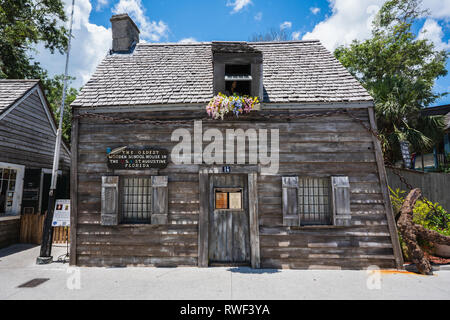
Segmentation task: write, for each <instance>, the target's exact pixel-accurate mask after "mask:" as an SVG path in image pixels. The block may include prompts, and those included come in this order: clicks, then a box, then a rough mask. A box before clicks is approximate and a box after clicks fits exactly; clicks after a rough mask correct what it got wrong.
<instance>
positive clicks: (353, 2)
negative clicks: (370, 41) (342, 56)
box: [303, 0, 384, 51]
mask: <svg viewBox="0 0 450 320" xmlns="http://www.w3.org/2000/svg"><path fill="white" fill-rule="evenodd" d="M329 2H330V7H331V10H332V15H331V16H329V17H328V18H326V19H325V20H324V21H322V22H320V23H318V24H317V25H316V26H315V27H314V29H313V30H312V31H311V32H307V33H306V34H305V35H304V36H303V39H305V40H306V39H319V40H320V41H321V42H322V44H323V45H324V46H325V47H326V48H327V49H328V50H331V51H332V50H334V49H335V48H336V47H338V46H339V45H348V44H350V43H351V42H352V41H353V40H354V39H359V40H362V39H367V38H368V37H370V35H371V27H372V21H373V19H374V17H375V15H376V13H377V12H378V10H379V9H380V8H381V6H382V5H383V3H384V0H329Z"/></svg>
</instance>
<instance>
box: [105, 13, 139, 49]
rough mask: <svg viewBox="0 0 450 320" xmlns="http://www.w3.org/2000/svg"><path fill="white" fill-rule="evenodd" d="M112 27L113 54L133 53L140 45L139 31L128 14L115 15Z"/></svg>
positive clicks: (112, 18) (112, 19)
mask: <svg viewBox="0 0 450 320" xmlns="http://www.w3.org/2000/svg"><path fill="white" fill-rule="evenodd" d="M110 21H111V25H112V38H113V42H112V52H115V53H127V52H132V51H133V49H134V46H135V45H136V44H138V43H139V29H138V27H137V26H136V24H135V23H134V21H133V20H132V19H131V18H130V17H129V16H128V14H126V13H123V14H117V15H113V16H112V17H111V19H110Z"/></svg>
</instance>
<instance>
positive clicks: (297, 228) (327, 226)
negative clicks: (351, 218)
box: [290, 224, 349, 230]
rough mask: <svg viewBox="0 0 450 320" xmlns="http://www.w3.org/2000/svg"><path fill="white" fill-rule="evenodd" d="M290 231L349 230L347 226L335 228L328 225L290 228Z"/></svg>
mask: <svg viewBox="0 0 450 320" xmlns="http://www.w3.org/2000/svg"><path fill="white" fill-rule="evenodd" d="M290 228H291V230H305V229H342V228H349V226H336V225H332V224H328V225H311V226H300V227H296V226H291V227H290Z"/></svg>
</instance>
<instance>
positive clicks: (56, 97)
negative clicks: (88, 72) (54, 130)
mask: <svg viewBox="0 0 450 320" xmlns="http://www.w3.org/2000/svg"><path fill="white" fill-rule="evenodd" d="M73 80H75V78H73V77H69V78H68V80H67V81H68V86H67V93H66V99H65V108H64V118H63V138H64V139H65V140H66V141H67V142H70V133H71V130H72V109H71V107H70V104H71V103H72V102H73V101H74V100H75V98H76V96H77V94H78V91H77V90H76V89H75V88H72V87H70V83H71V81H73ZM43 86H44V88H45V95H46V97H47V100H48V102H49V104H50V108H51V109H52V111H53V113H54V114H55V117H56V120H57V121H58V122H59V117H60V112H59V109H60V108H61V101H62V93H63V87H64V75H57V76H55V77H53V78H52V79H44V80H43Z"/></svg>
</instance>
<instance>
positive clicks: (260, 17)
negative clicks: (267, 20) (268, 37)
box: [255, 12, 263, 21]
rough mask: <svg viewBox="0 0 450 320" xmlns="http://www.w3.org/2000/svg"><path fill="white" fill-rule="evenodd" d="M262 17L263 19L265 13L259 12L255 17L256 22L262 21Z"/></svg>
mask: <svg viewBox="0 0 450 320" xmlns="http://www.w3.org/2000/svg"><path fill="white" fill-rule="evenodd" d="M262 17H263V13H262V12H258V13H257V14H256V15H255V20H256V21H261V20H262Z"/></svg>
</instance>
